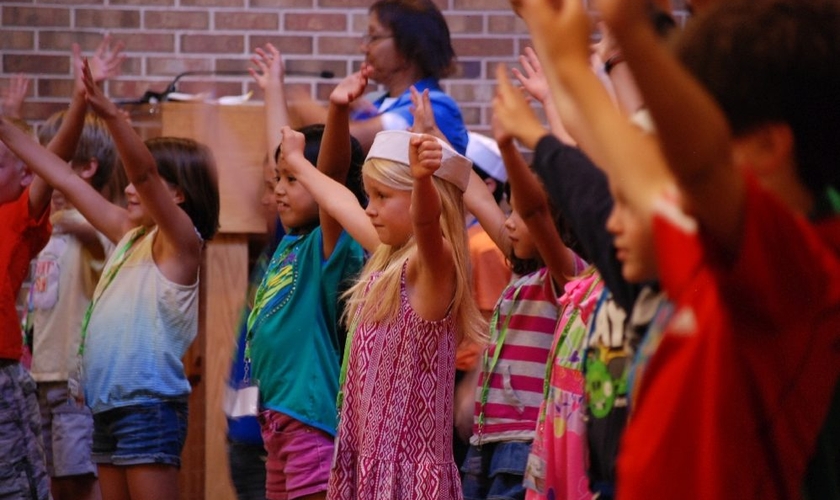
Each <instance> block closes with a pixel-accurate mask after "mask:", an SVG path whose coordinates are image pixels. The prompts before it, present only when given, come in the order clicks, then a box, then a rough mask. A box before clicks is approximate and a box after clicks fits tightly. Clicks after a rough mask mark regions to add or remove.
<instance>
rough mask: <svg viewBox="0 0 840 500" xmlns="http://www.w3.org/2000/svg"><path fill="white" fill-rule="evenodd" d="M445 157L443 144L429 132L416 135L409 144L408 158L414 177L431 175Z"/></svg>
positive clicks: (422, 177) (419, 177)
mask: <svg viewBox="0 0 840 500" xmlns="http://www.w3.org/2000/svg"><path fill="white" fill-rule="evenodd" d="M442 159H443V146H441V144H440V142H438V140H437V139H435V138H434V137H433V136H431V135H428V134H423V135H415V136H414V137H412V138H411V141H410V143H409V146H408V160H409V164H410V167H411V176H412V177H413V178H414V179H425V178H427V177H431V176H432V175H433V174H434V173H435V172H436V171H437V170H438V169H439V168H440V162H441V160H442Z"/></svg>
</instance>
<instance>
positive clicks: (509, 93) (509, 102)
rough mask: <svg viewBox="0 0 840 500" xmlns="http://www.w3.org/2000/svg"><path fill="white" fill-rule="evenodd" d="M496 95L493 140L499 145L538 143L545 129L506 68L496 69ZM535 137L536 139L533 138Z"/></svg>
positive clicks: (499, 67) (499, 66) (498, 67)
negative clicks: (519, 142) (514, 141)
mask: <svg viewBox="0 0 840 500" xmlns="http://www.w3.org/2000/svg"><path fill="white" fill-rule="evenodd" d="M496 83H497V86H496V95H495V97H493V119H492V121H491V124H492V130H493V138H494V139H496V142H498V143H499V145H502V144H505V143H509V142H510V141H512V140H513V139H518V140H520V141H521V142H523V143H530V142H532V141H533V142H536V139H539V138H540V137H542V136H543V135H545V129H544V128H543V126H542V124H541V123H540V121H539V119H538V118H537V115H536V113H534V110H533V109H532V108H531V106H530V105H529V104H528V101H527V100H526V99H525V96H523V95H522V92H521V91H520V90H519V89H517V88H516V87H514V86H513V83H512V82H511V81H510V78H509V77H508V75H507V71H505V66H504V65H503V64H499V65H498V66H497V67H496ZM532 136H535V139H534V138H533V137H532Z"/></svg>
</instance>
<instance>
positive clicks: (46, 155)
mask: <svg viewBox="0 0 840 500" xmlns="http://www.w3.org/2000/svg"><path fill="white" fill-rule="evenodd" d="M0 140H2V141H3V142H4V143H6V145H7V146H8V147H9V149H10V150H12V152H14V153H15V154H16V155H17V156H18V157H19V158H20V159H21V160H23V161H24V162H25V163H26V164H27V165H28V166H29V168H31V169H32V171H33V172H35V173H36V174H37V175H38V176H40V177H41V178H42V179H44V181H45V182H47V183H48V184H49V185H50V186H52V187H53V188H55V189H58V190H60V191H61V192H62V193H64V196H66V197H67V199H68V200H70V202H71V203H72V204H73V205H74V206H75V207H76V208H77V209H78V210H79V211H80V212H81V213H82V215H84V216H85V218H86V219H87V220H88V221H90V223H91V224H93V226H94V227H96V228H97V229H98V230H99V231H101V232H102V233H103V234H105V235H106V236H107V237H108V238H109V239H110V240H111V241H117V240H119V239H120V237H122V235H123V234H124V233H125V231H126V230H127V229H126V227H130V226H127V224H128V223H129V221H128V215H127V213H126V211H125V210H124V209H122V208H120V207H117V206H115V205H112V204H110V203H109V202H108V201H107V200H106V199H105V198H103V197H102V195H100V194H99V193H98V192H97V191H96V190H95V189H93V187H91V186H90V185H89V184H88V183H87V182H85V181H84V180H82V178H81V177H79V176H78V175H76V173H75V172H73V169H72V168H71V167H70V164H69V163H67V162H66V161H64V160H62V159H61V158H59V157H58V156H56V155H55V154H53V153H52V152H50V151H49V150H48V149H47V148H45V147H43V146H41V145H40V144H38V141H36V140H35V138H34V137H31V136H29V135H28V134H26V133H25V132H23V131H22V130H20V129H19V128H17V127H16V126H15V125H13V124H12V123H9V122H8V120H6V119H0Z"/></svg>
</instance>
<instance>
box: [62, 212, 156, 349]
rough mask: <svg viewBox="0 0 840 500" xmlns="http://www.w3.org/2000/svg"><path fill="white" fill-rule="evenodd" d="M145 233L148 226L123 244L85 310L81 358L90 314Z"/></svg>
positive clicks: (138, 230)
mask: <svg viewBox="0 0 840 500" xmlns="http://www.w3.org/2000/svg"><path fill="white" fill-rule="evenodd" d="M144 234H146V227H145V226H140V228H139V229H137V230H136V232H135V233H134V234H133V235H132V236H131V238H129V239H128V241H126V242H125V245H123V246H122V248H120V249H119V251H118V252H117V253H116V255H114V261H113V262H114V263H113V264H111V267H109V268H108V272H107V273H106V274H105V276H103V277H102V279H101V280H100V282H101V283H102V286H98V287H97V291H98V292H99V293H98V294H95V295H94V297H93V299H91V301H90V304H88V307H87V310H86V311H85V316H84V318H82V340H81V342H79V351H78V353H77V356H78V357H79V358H81V357H82V356H84V354H85V340H86V339H87V330H88V324H89V323H90V316H91V314H92V313H93V308H94V307H95V306H96V304H98V303H99V299H100V298H101V297H102V295H103V294H104V293H105V290H106V289H108V286H110V285H111V282H112V281H114V277H115V276H116V275H117V272H118V271H119V270H120V269H121V268H122V266H123V264H125V261H126V260H128V255H127V252H128V249H129V248H131V246H132V245H134V243H135V242H136V241H137V240H139V239H140V238H142V237H143V235H144Z"/></svg>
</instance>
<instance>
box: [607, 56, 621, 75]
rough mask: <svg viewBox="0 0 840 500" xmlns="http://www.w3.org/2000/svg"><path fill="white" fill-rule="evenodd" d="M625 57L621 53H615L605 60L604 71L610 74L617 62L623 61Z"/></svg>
mask: <svg viewBox="0 0 840 500" xmlns="http://www.w3.org/2000/svg"><path fill="white" fill-rule="evenodd" d="M623 62H624V57H623V56H622V55H621V54H613V55H611V56H610V57H608V58H607V60H606V61H605V62H604V73H606V74H608V75H609V74H610V73H611V72H612V70H613V68H615V66H616V65H617V64H620V63H623Z"/></svg>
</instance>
